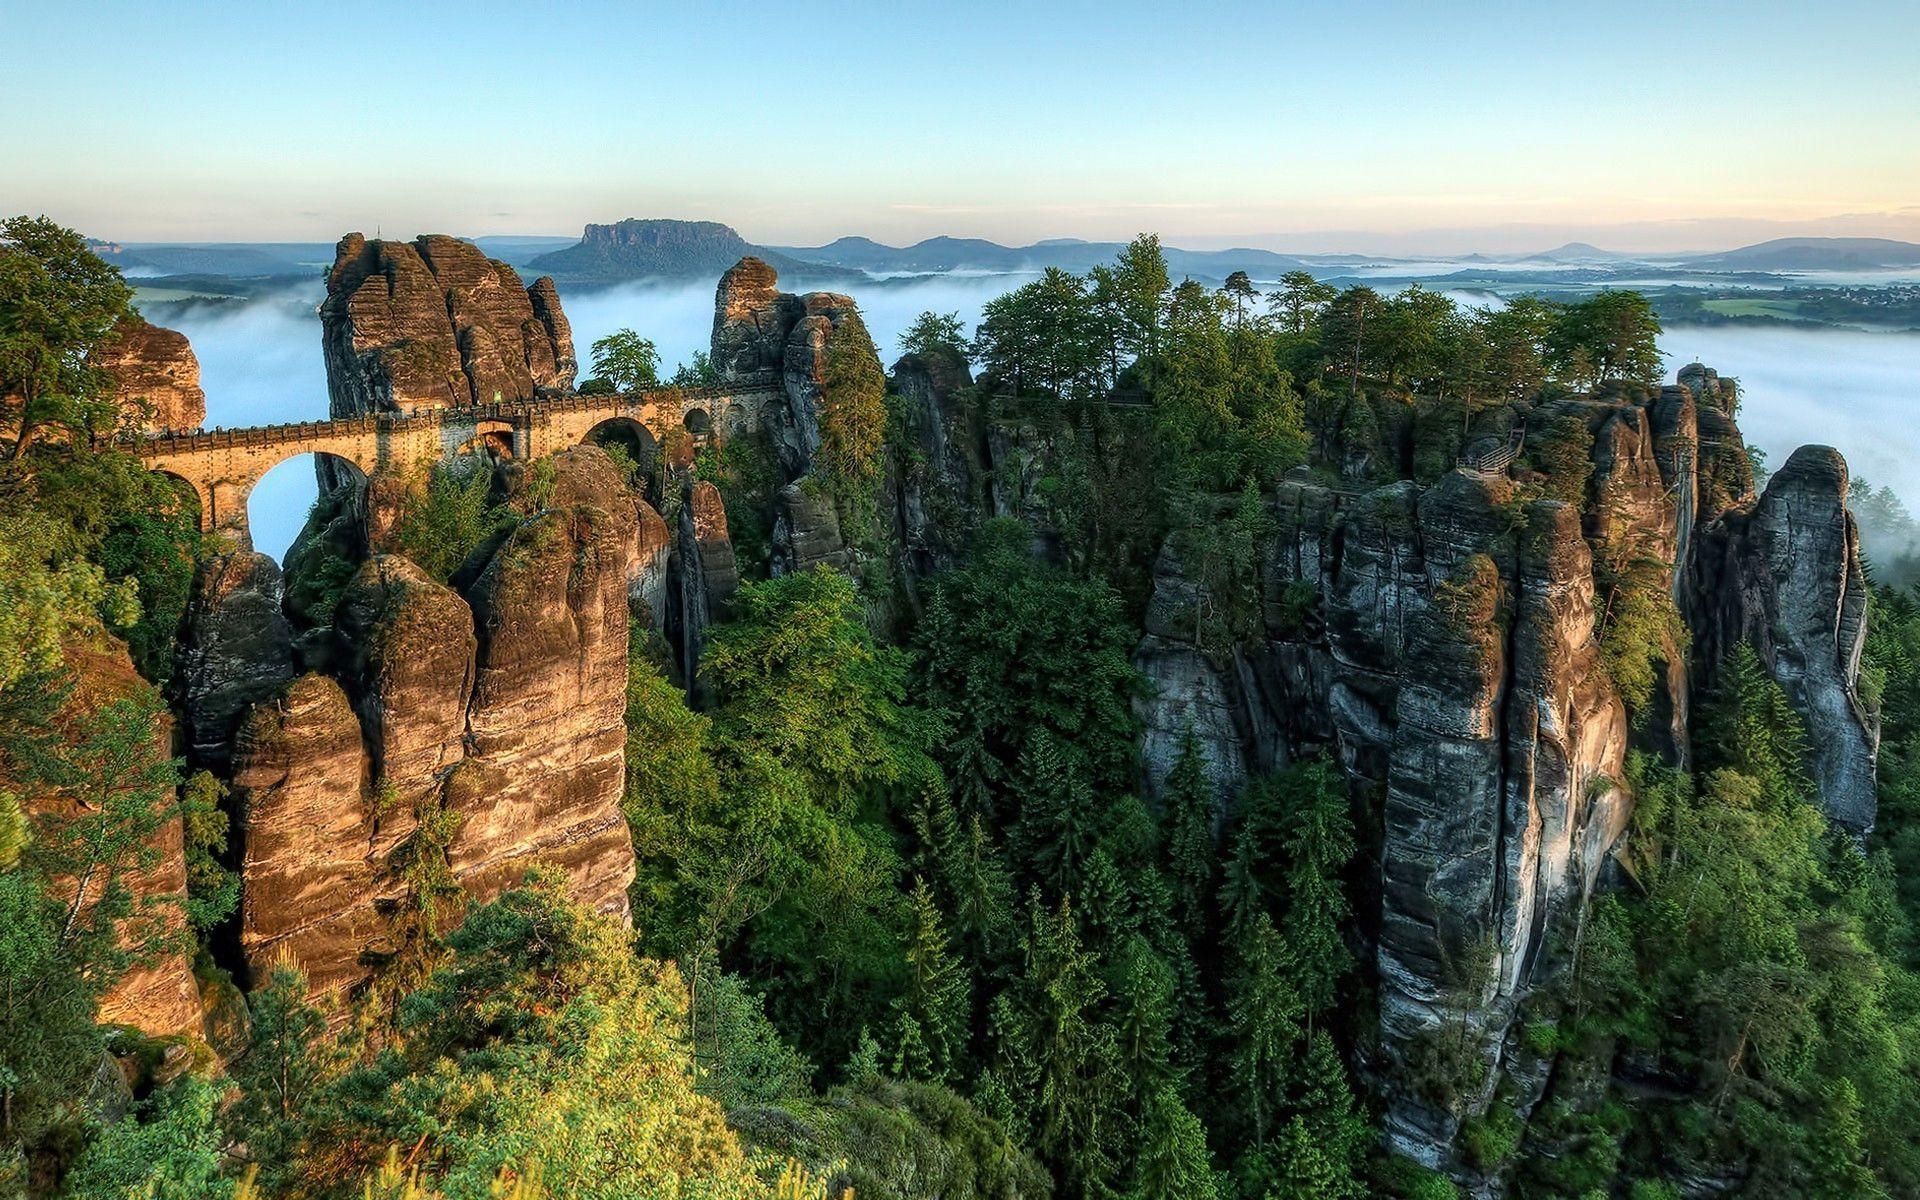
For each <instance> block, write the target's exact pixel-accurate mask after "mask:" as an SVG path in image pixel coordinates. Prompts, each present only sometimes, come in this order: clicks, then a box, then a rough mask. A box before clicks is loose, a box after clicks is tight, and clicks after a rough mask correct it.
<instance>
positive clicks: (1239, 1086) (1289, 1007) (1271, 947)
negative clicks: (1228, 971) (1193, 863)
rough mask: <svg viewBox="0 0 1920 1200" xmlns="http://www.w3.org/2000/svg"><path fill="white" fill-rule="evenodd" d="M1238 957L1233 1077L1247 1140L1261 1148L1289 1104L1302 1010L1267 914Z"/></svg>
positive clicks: (1230, 1010)
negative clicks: (1287, 1102) (1289, 1080)
mask: <svg viewBox="0 0 1920 1200" xmlns="http://www.w3.org/2000/svg"><path fill="white" fill-rule="evenodd" d="M1236 958H1237V963H1236V967H1235V970H1234V975H1233V980H1232V982H1231V984H1230V985H1229V987H1228V992H1227V1027H1228V1033H1229V1035H1230V1037H1231V1049H1230V1050H1229V1052H1228V1055H1227V1074H1228V1079H1229V1082H1230V1083H1231V1084H1232V1088H1233V1096H1234V1103H1235V1106H1236V1107H1237V1108H1238V1109H1239V1111H1240V1116H1241V1124H1242V1126H1243V1129H1244V1132H1245V1134H1246V1137H1247V1139H1248V1140H1249V1141H1251V1142H1252V1143H1253V1144H1254V1145H1256V1146H1257V1145H1261V1144H1263V1143H1265V1142H1266V1140H1267V1138H1268V1137H1269V1136H1270V1135H1271V1133H1272V1132H1273V1126H1274V1122H1275V1119H1276V1117H1277V1116H1278V1114H1279V1112H1280V1109H1281V1107H1282V1106H1283V1105H1284V1104H1285V1101H1286V1094H1287V1082H1288V1079H1289V1076H1290V1071H1291V1067H1292V1063H1293V1047H1294V1043H1295V1042H1297V1041H1298V1040H1299V1037H1300V1019H1301V1016H1302V1009H1301V1003H1300V997H1299V995H1298V994H1297V993H1296V992H1295V991H1294V990H1293V983H1292V977H1293V971H1292V968H1291V963H1290V962H1289V959H1288V955H1287V947H1286V944H1285V943H1284V942H1283V941H1282V940H1281V938H1280V931H1279V930H1278V929H1276V928H1275V927H1274V924H1273V918H1271V917H1269V916H1268V915H1267V914H1266V913H1265V912H1259V913H1256V914H1254V916H1253V918H1252V920H1251V921H1250V922H1249V923H1248V929H1247V933H1246V935H1245V936H1244V937H1243V938H1241V939H1240V941H1239V945H1238V948H1237V955H1236Z"/></svg>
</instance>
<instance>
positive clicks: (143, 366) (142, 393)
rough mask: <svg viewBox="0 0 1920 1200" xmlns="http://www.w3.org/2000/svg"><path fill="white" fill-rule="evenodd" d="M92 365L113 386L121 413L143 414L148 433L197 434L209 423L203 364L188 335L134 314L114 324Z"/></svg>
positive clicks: (95, 352) (142, 424)
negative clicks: (195, 352)
mask: <svg viewBox="0 0 1920 1200" xmlns="http://www.w3.org/2000/svg"><path fill="white" fill-rule="evenodd" d="M92 361H93V365H94V366H97V367H99V368H100V369H101V370H102V371H105V372H106V373H107V376H108V377H109V378H110V379H112V380H113V393H114V398H115V399H116V400H117V401H118V402H119V404H120V406H121V408H123V409H125V410H127V411H128V412H130V413H138V414H139V416H140V424H141V426H142V427H143V428H144V429H145V430H146V431H147V432H148V433H162V432H173V431H181V430H189V429H198V428H200V426H202V425H203V424H205V423H206V420H207V394H206V392H204V391H202V390H201V388H200V360H199V359H197V358H195V357H194V354H193V347H192V346H191V345H189V344H188V342H187V335H186V334H184V333H177V332H175V331H174V330H171V329H163V328H161V327H160V326H158V325H152V324H149V323H148V322H147V321H146V320H145V319H144V318H142V317H141V316H140V315H139V314H137V313H133V314H129V315H127V316H125V317H122V318H121V319H120V320H119V321H117V322H115V324H114V327H113V330H112V332H111V333H109V334H108V335H107V337H106V339H105V340H104V341H102V342H101V344H100V346H99V347H98V348H97V349H96V350H94V352H93V355H92Z"/></svg>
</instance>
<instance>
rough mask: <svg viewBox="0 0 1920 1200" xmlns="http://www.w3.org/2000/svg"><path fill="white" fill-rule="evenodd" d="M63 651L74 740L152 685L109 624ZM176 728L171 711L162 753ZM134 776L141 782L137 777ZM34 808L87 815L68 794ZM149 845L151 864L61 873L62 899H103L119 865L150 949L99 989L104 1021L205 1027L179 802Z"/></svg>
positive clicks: (164, 1028) (43, 799)
mask: <svg viewBox="0 0 1920 1200" xmlns="http://www.w3.org/2000/svg"><path fill="white" fill-rule="evenodd" d="M62 657H63V658H64V660H65V662H66V665H67V667H68V669H69V670H70V672H71V675H70V680H71V683H72V689H71V690H70V691H69V692H68V693H67V694H66V695H65V697H64V698H63V699H62V701H61V706H60V711H59V712H58V714H57V715H56V722H57V724H58V725H59V726H61V727H62V729H63V737H64V740H65V741H67V742H68V744H78V743H80V742H83V741H84V740H85V738H86V736H87V735H86V729H87V727H88V722H90V721H91V720H92V719H93V718H94V717H95V716H97V715H98V714H99V713H100V712H101V710H102V709H105V708H106V707H107V706H109V705H112V704H116V703H119V702H123V701H126V700H128V699H130V698H134V697H136V696H138V695H140V694H142V693H147V694H151V691H152V687H151V685H150V684H148V683H147V682H146V681H145V680H144V679H142V678H141V677H140V674H139V672H138V671H136V670H135V669H134V666H133V660H132V659H131V658H130V657H128V654H127V648H126V645H125V644H124V643H122V642H121V641H120V640H119V639H118V638H114V637H110V636H109V635H107V634H106V633H105V632H104V631H102V630H95V631H93V632H92V633H91V634H80V635H76V636H74V637H72V638H71V639H69V641H68V642H67V644H66V646H65V647H64V651H63V655H62ZM172 734H173V731H172V727H171V722H166V721H163V722H161V723H160V724H159V725H158V726H157V727H156V728H155V729H154V732H153V739H154V740H153V743H152V747H151V750H152V756H153V761H155V762H161V763H163V762H164V761H165V760H166V759H167V758H168V757H169V756H170V755H171V754H172V744H171V743H172ZM123 765H125V764H123ZM128 784H129V786H138V785H137V784H135V783H134V782H133V781H131V780H130V781H128ZM170 801H171V797H170V796H169V797H167V802H170ZM26 808H27V811H28V813H29V814H30V816H31V817H33V818H34V819H35V820H36V821H38V820H54V821H65V820H68V819H71V818H73V817H76V816H79V815H80V811H79V808H78V802H77V801H76V800H75V799H74V798H73V797H71V796H66V795H61V794H42V795H33V796H29V797H28V798H27V804H26ZM145 853H146V857H147V858H148V859H149V860H150V861H149V862H147V863H146V864H144V865H141V866H137V867H136V866H134V865H133V864H129V863H126V862H121V863H110V864H101V865H102V866H105V867H107V868H108V871H97V870H96V871H91V872H87V873H85V874H82V875H79V876H76V877H70V878H68V879H64V880H61V881H60V882H59V883H58V884H57V885H56V887H55V892H56V895H57V896H58V897H59V899H60V900H61V902H62V903H70V902H71V901H72V900H73V899H75V898H76V896H77V898H78V899H79V901H80V903H81V911H83V912H84V911H86V910H88V909H90V908H91V907H92V905H93V904H95V903H97V902H98V901H99V899H100V897H101V895H102V894H103V889H104V885H105V881H106V879H107V878H108V877H109V875H110V874H111V875H117V876H118V879H117V882H118V883H119V884H121V885H123V886H124V887H125V888H126V890H127V894H128V895H129V896H130V898H131V900H132V911H131V914H130V915H129V917H128V919H126V920H125V921H123V922H122V923H121V926H120V929H121V940H122V942H123V943H124V944H126V945H127V946H128V947H129V948H133V949H139V950H144V951H146V953H145V954H144V955H143V956H142V961H140V962H138V963H137V964H136V965H135V966H133V967H132V968H131V969H129V970H128V971H127V972H126V973H125V974H124V975H122V976H121V977H120V978H119V979H118V980H117V981H116V982H115V983H114V985H113V986H112V987H111V988H110V989H108V991H107V992H106V994H105V995H103V996H101V997H100V1010H99V1019H100V1020H101V1021H102V1022H103V1023H107V1024H117V1025H132V1026H135V1027H136V1028H139V1029H140V1030H142V1031H144V1032H146V1033H149V1034H153V1035H156V1036H163V1035H169V1034H183V1033H192V1034H198V1033H199V1032H200V1025H201V1021H200V1017H201V1009H200V993H199V988H198V985H197V984H196V983H195V981H194V977H193V964H192V962H191V959H190V955H189V948H190V946H189V941H188V934H187V930H186V914H185V910H184V909H183V908H182V907H181V902H182V901H183V900H184V899H185V897H186V893H187V864H186V854H185V847H184V833H183V829H182V826H181V817H180V813H179V811H178V809H177V808H173V809H169V810H168V811H167V813H166V815H165V817H164V819H163V820H162V821H161V822H160V825H159V827H158V829H156V830H155V831H154V834H153V836H152V837H151V838H150V839H149V840H148V842H147V847H146V852H145Z"/></svg>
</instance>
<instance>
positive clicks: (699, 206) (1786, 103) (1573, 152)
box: [0, 0, 1920, 252]
mask: <svg viewBox="0 0 1920 1200" xmlns="http://www.w3.org/2000/svg"><path fill="white" fill-rule="evenodd" d="M1916 45H1920V4H1915V3H1909V2H1907V0H1882V2H1880V3H1863V2H1856V0H1834V2H1829V3H1824V4H1820V5H1804V4H1777V3H1746V4H1730V3H1694V4H1680V3H1673V2H1672V0H1668V2H1667V3H1661V4H1651V3H1638V2H1614V3H1581V4H1553V3H1547V2H1541V3H1534V4H1506V3H1484V4H1454V3H1397V2H1396V3H1387V2H1375V3H1367V2H1364V0H1363V2H1358V3H1346V4H1339V3H1331V2H1327V0H1320V2H1317V3H1310V4H1207V3H1184V4H1174V3H1166V2H1162V3H1156V4H1134V3H1127V2H1123V0H1108V2H1107V3H1101V4H1077V3H1075V4H1047V3H1040V2H1037V0H1033V2H1028V3H1005V4H1002V3H975V4H954V3H946V4H939V5H918V4H907V3H898V4H867V3H858V2H853V0H843V2H840V3H835V4H806V5H802V4H769V3H767V2H766V0H757V2H755V3H751V4H748V3H739V4H736V3H678V4H662V5H650V4H610V3H607V4H603V3H575V4H564V3H554V4H542V3H536V2H534V0H522V2H520V3H515V4H491V3H466V4H443V3H411V4H374V3H363V2H354V0H342V2H338V3H331V4H325V5H315V4H294V3H271V2H266V3H263V2H259V0H255V2H254V3H248V4H237V3H195V4H192V5H157V4H152V3H140V4H134V3H124V4H123V3H64V4H56V3H30V2H28V0H0V55H3V56H4V70H0V112H4V113H5V114H6V120H5V121H4V122H0V164H4V168H3V169H0V211H6V212H20V211H33V212H41V211H44V212H46V213H48V214H49V215H51V216H54V217H56V218H57V219H60V220H62V221H64V222H66V223H68V224H71V225H75V226H77V227H80V228H82V229H84V230H86V231H87V232H89V233H92V234H95V235H97V236H103V237H113V238H119V239H122V240H149V239H154V240H157V239H171V240H214V239H226V240H264V239H301V240H331V239H333V238H334V237H337V236H338V235H339V234H340V233H342V232H344V231H346V230H349V229H364V230H366V231H368V232H373V231H374V230H375V229H376V228H377V229H379V230H381V231H382V232H384V233H386V234H387V235H388V236H394V235H406V234H411V233H414V232H420V231H424V230H439V231H447V232H454V233H461V234H468V235H478V234H486V233H507V232H517V233H575V232H577V231H578V229H579V227H580V226H581V225H582V224H584V223H585V222H588V221H607V220H615V219H618V218H620V217H625V216H673V217H686V218H710V219H715V220H722V221H726V222H728V223H729V224H732V225H734V226H735V227H737V228H738V229H740V230H741V232H742V233H744V234H745V235H746V236H747V237H748V238H749V239H751V240H754V241H760V242H771V243H784V244H802V243H817V242H822V241H826V240H829V239H831V238H833V237H836V236H839V235H842V234H848V233H861V234H867V235H870V236H875V237H879V238H881V239H883V240H889V241H894V242H905V241H911V240H914V239H917V238H919V237H923V236H928V235H931V234H935V233H952V234H961V235H978V236H986V237H993V238H996V239H998V240H1002V241H1024V240H1031V239H1034V238H1041V237H1051V236H1082V237H1096V238H1107V237H1123V236H1127V235H1129V234H1131V233H1132V232H1135V231H1137V230H1141V229H1154V230H1158V231H1160V232H1162V233H1163V234H1165V235H1166V236H1167V237H1168V238H1169V240H1172V241H1174V242H1176V243H1180V244H1189V245H1201V244H1218V243H1222V242H1241V243H1249V242H1250V243H1257V244H1264V245H1275V246H1281V247H1286V248H1295V249H1302V250H1316V249H1319V250H1324V249H1356V250H1357V249H1371V250H1380V251H1387V250H1395V249H1414V250H1431V251H1435V252H1453V251H1458V250H1465V249H1470V248H1480V249H1488V250H1503V249H1519V248H1525V247H1527V246H1537V245H1538V244H1539V243H1540V241H1541V239H1542V238H1551V239H1553V240H1566V239H1567V238H1570V237H1583V238H1585V239H1587V240H1595V241H1600V242H1602V244H1610V245H1613V246H1616V247H1618V248H1623V249H1673V248H1692V247H1711V246H1716V245H1723V244H1733V243H1736V242H1739V241H1750V240H1757V238H1758V237H1763V236H1771V235H1773V234H1776V233H1786V232H1832V233H1862V234H1879V235H1889V236H1908V237H1920V133H1917V132H1916V129H1915V127H1914V125H1913V114H1914V113H1915V112H1920V71H1916V70H1915V69H1914V68H1913V65H1912V58H1911V56H1912V54H1913V50H1914V47H1915V46H1916ZM1509 243H1511V244H1509Z"/></svg>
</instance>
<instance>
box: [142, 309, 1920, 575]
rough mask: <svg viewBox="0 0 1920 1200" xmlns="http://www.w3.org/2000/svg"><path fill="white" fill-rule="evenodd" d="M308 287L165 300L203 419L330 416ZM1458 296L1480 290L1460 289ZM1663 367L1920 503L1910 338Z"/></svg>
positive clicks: (895, 312) (281, 545)
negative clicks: (1707, 383)
mask: <svg viewBox="0 0 1920 1200" xmlns="http://www.w3.org/2000/svg"><path fill="white" fill-rule="evenodd" d="M1023 280H1024V277H1021V276H1005V275H999V276H971V277H937V278H927V279H918V280H908V281H900V280H896V281H890V282H887V283H882V284H874V285H871V286H868V287H865V288H858V289H855V291H856V295H855V298H856V299H857V300H858V301H859V302H860V307H861V311H862V312H863V313H864V314H865V315H866V318H867V325H868V327H869V329H870V330H871V331H872V333H873V338H874V342H875V344H876V345H877V346H878V347H879V349H880V356H881V358H882V360H883V361H885V362H887V363H889V364H891V363H892V361H893V360H894V358H895V357H896V356H897V355H898V354H899V339H900V334H901V332H902V331H903V330H905V329H906V327H907V326H908V325H909V324H910V323H911V322H912V320H913V318H914V317H915V316H917V315H918V314H919V313H921V312H923V311H927V310H929V309H931V310H933V311H936V312H958V313H959V314H960V317H961V319H962V320H963V321H964V322H965V323H966V325H967V327H968V328H969V329H970V328H972V327H973V326H974V324H975V323H977V322H978V320H979V317H980V310H981V308H982V306H984V305H985V304H986V302H987V301H988V300H990V299H992V298H993V297H994V296H996V295H998V294H1000V293H1001V292H1003V291H1005V290H1006V289H1007V288H1009V287H1011V286H1015V285H1017V284H1018V283H1020V282H1022V281H1023ZM319 298H320V295H319V291H318V289H317V288H314V289H301V290H299V291H296V292H288V293H284V294H281V295H277V296H274V297H270V298H267V299H263V300H258V301H254V302H251V303H248V304H245V305H219V306H197V307H190V308H174V307H172V306H167V307H166V308H165V309H163V310H159V309H157V310H156V311H155V312H154V313H153V314H151V315H152V316H153V317H154V319H156V320H158V321H160V322H162V323H163V324H169V325H172V326H174V327H175V328H178V329H180V330H182V331H183V332H185V333H186V334H187V336H188V337H189V338H191V339H192V341H193V347H194V351H195V352H196V353H197V354H198V355H199V358H200V367H201V378H202V382H203V383H204V385H205V387H206V391H207V422H208V424H209V425H224V426H228V427H233V426H241V425H259V424H267V423H271V422H276V421H301V420H313V419H319V418H324V417H325V416H326V415H327V392H326V372H325V368H324V365H323V363H322V360H321V354H320V322H319V319H318V317H317V316H315V314H314V307H315V305H316V304H317V303H318V301H319ZM1457 298H1458V299H1460V300H1462V301H1463V302H1471V301H1473V300H1481V299H1484V298H1482V297H1469V296H1465V295H1462V296H1459V297H1457ZM563 300H564V301H565V304H566V308H567V313H568V315H569V317H570V318H571V320H572V322H573V330H574V342H575V345H576V346H577V347H578V349H579V353H580V358H581V373H582V375H585V374H586V373H588V370H589V365H588V364H589V359H590V349H589V348H590V347H591V346H592V344H593V341H594V339H596V338H599V337H604V336H605V335H606V334H608V333H611V332H612V331H614V330H615V329H620V328H631V329H634V330H637V331H638V332H639V333H640V334H641V335H642V336H645V337H649V338H652V339H653V341H654V342H655V344H656V345H658V347H659V348H660V354H661V359H662V362H663V364H664V369H665V370H667V371H671V370H672V368H673V367H674V366H675V365H676V364H678V363H680V362H684V361H686V360H687V359H688V358H690V357H692V355H693V354H694V352H695V351H698V350H703V349H705V348H706V346H707V341H708V336H709V334H710V333H711V330H712V323H713V288H712V286H711V285H708V284H699V285H694V284H686V285H659V284H634V285H628V286H624V287H616V288H599V289H593V290H569V291H566V292H564V293H563ZM1663 346H1664V348H1665V349H1666V351H1667V353H1668V355H1669V357H1668V362H1667V366H1668V369H1669V374H1671V371H1672V370H1673V369H1674V368H1677V367H1679V366H1680V365H1682V364H1683V363H1687V362H1691V361H1693V360H1694V359H1699V360H1701V361H1704V362H1706V363H1707V364H1709V365H1710V366H1713V367H1715V368H1716V369H1718V370H1719V371H1720V372H1721V373H1723V374H1727V375H1733V376H1735V377H1737V378H1738V379H1739V380H1740V382H1741V384H1742V389H1741V391H1742V396H1743V400H1742V411H1741V419H1740V427H1741V429H1742V431H1743V432H1744V433H1745V434H1746V436H1747V438H1748V440H1749V441H1751V442H1753V443H1754V444H1755V445H1757V446H1759V447H1760V448H1761V449H1762V450H1764V451H1766V453H1767V457H1768V462H1769V463H1770V464H1772V465H1773V466H1776V467H1777V466H1779V465H1780V464H1782V463H1784V462H1785V461H1786V459H1787V456H1788V455H1789V454H1791V453H1792V452H1793V450H1794V448H1795V447H1797V446H1799V445H1802V444H1805V443H1809V442H1818V443H1824V444H1827V445H1831V446H1836V447H1838V448H1839V449H1840V451H1841V452H1842V453H1844V454H1845V455H1846V456H1847V460H1848V462H1849V463H1851V464H1852V466H1853V469H1854V472H1855V473H1856V475H1860V476H1865V477H1866V478H1868V479H1870V480H1872V481H1873V482H1874V483H1875V484H1879V485H1886V486H1891V487H1892V488H1893V490H1894V491H1895V492H1896V493H1898V494H1899V495H1900V497H1901V498H1902V499H1905V500H1907V501H1908V502H1909V504H1911V503H1912V502H1913V500H1915V499H1920V421H1916V420H1915V417H1916V415H1920V336H1916V335H1908V334H1881V333H1856V332H1849V331H1843V330H1831V329H1808V330H1796V329H1783V328H1752V327H1748V328H1742V327H1737V326H1715V327H1685V328H1679V329H1674V330H1670V331H1668V333H1667V335H1666V336H1665V338H1664V339H1663ZM313 495H314V482H313V469H312V465H311V463H310V461H308V460H307V459H305V458H302V459H298V460H294V461H291V462H289V463H286V464H283V465H282V466H280V467H279V468H276V469H275V470H274V471H273V472H272V473H270V474H269V475H268V476H267V477H266V478H265V479H263V480H262V481H261V483H260V485H259V486H258V487H257V488H255V489H254V494H253V499H252V502H251V504H250V511H251V514H252V525H253V533H254V543H255V545H256V547H258V548H259V549H260V550H262V551H264V552H266V553H268V554H272V555H274V556H276V557H278V556H279V555H281V554H283V553H284V552H285V550H286V547H287V545H288V544H290V543H291V542H292V540H293V537H294V535H295V534H296V533H298V532H299V528H300V524H301V522H302V521H303V520H304V519H305V516H306V512H307V508H308V507H309V506H310V505H311V504H312V502H313Z"/></svg>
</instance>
